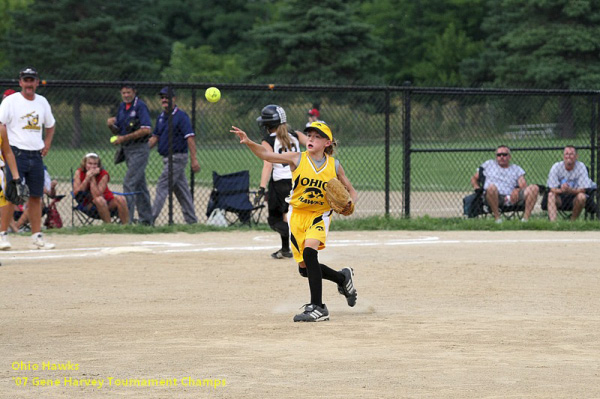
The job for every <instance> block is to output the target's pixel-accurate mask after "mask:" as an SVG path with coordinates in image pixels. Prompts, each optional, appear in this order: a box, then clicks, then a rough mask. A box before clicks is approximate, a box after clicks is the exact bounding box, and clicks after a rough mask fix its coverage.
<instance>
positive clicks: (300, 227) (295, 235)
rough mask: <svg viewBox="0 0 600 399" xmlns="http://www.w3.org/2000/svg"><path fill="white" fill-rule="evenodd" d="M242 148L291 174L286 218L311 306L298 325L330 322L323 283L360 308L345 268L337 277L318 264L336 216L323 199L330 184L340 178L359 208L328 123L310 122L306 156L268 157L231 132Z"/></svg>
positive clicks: (257, 146)
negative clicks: (285, 167)
mask: <svg viewBox="0 0 600 399" xmlns="http://www.w3.org/2000/svg"><path fill="white" fill-rule="evenodd" d="M231 132H232V133H235V134H236V135H237V136H238V137H239V139H240V143H241V144H246V145H247V146H248V148H250V150H251V151H252V152H253V153H254V155H256V156H257V157H259V158H260V159H262V160H263V161H268V162H271V163H285V164H288V165H289V166H290V169H291V171H292V182H293V185H292V191H291V195H290V198H289V203H290V205H291V211H290V212H289V213H288V220H289V222H288V223H289V229H290V241H291V243H292V253H293V256H294V260H295V261H296V262H298V268H299V269H298V270H299V272H300V274H301V275H302V276H304V277H308V285H309V288H310V303H309V304H307V305H305V306H304V311H303V312H302V313H300V314H297V315H296V316H294V321H308V322H314V321H325V320H329V310H328V309H327V306H326V305H325V304H324V303H323V299H322V295H323V279H326V280H330V281H333V282H335V283H336V284H337V285H338V291H339V292H340V293H341V294H342V295H344V296H345V297H346V300H347V302H348V305H349V306H354V305H355V304H356V297H357V294H356V289H355V288H354V281H353V271H352V269H351V268H349V267H347V268H344V269H342V270H340V271H335V270H333V269H331V268H329V267H327V266H325V265H323V264H320V263H319V259H318V252H317V251H318V250H319V249H323V248H325V241H326V239H327V232H328V231H329V224H330V222H331V214H332V210H331V208H330V207H329V204H328V203H327V201H326V199H325V187H326V185H327V182H328V181H329V180H330V179H332V178H334V177H337V178H338V179H339V180H340V181H341V182H342V183H343V184H344V186H345V187H346V188H347V189H348V192H349V193H350V197H351V198H352V201H353V202H356V196H357V194H356V190H354V187H352V183H350V180H348V178H347V177H346V174H345V172H344V168H343V167H342V165H340V163H339V161H337V160H335V159H334V158H333V156H332V154H333V150H334V147H335V146H336V141H335V140H334V138H333V135H332V134H331V129H329V126H327V125H326V124H325V123H321V122H312V123H311V124H310V126H308V127H307V128H306V129H304V132H305V133H306V134H307V136H308V141H307V143H306V148H307V150H306V151H304V152H302V153H295V152H284V153H281V154H279V153H274V152H269V151H268V150H267V149H266V148H265V147H263V146H261V145H260V144H257V143H255V142H254V141H252V140H250V139H249V138H248V136H247V135H246V133H245V132H244V131H243V130H241V129H239V128H237V127H235V126H232V127H231Z"/></svg>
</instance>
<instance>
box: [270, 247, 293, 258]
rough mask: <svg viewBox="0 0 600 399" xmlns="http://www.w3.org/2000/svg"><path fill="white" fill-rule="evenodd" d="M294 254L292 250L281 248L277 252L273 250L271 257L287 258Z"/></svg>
mask: <svg viewBox="0 0 600 399" xmlns="http://www.w3.org/2000/svg"><path fill="white" fill-rule="evenodd" d="M293 256H294V255H292V251H284V250H283V249H280V250H279V251H277V252H273V253H272V254H271V258H273V259H285V258H291V257H293Z"/></svg>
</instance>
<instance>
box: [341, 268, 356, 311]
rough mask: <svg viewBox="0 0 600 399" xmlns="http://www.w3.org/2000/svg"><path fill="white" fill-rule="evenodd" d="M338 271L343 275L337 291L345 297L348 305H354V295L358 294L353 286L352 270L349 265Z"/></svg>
mask: <svg viewBox="0 0 600 399" xmlns="http://www.w3.org/2000/svg"><path fill="white" fill-rule="evenodd" d="M340 273H342V274H343V275H344V284H343V285H339V284H338V292H339V293H340V294H341V295H343V296H345V297H346V301H347V302H348V306H350V307H353V306H354V305H356V297H357V296H358V294H357V292H356V288H354V271H353V270H352V269H351V268H349V267H345V268H343V269H342V270H340Z"/></svg>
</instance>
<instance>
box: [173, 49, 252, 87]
mask: <svg viewBox="0 0 600 399" xmlns="http://www.w3.org/2000/svg"><path fill="white" fill-rule="evenodd" d="M245 74H246V72H245V69H244V68H243V67H242V61H241V56H239V55H236V54H234V55H229V54H222V55H219V54H215V53H213V51H212V48H211V47H210V46H200V47H197V48H192V47H186V46H185V45H184V44H183V43H180V42H175V43H173V50H172V52H171V60H170V62H169V66H168V67H167V68H165V69H164V70H163V72H162V77H163V79H165V80H170V81H175V82H202V81H208V80H215V81H220V82H224V81H235V80H239V79H242V78H243V77H244V76H245Z"/></svg>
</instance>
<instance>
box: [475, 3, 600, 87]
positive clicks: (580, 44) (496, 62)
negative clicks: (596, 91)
mask: <svg viewBox="0 0 600 399" xmlns="http://www.w3.org/2000/svg"><path fill="white" fill-rule="evenodd" d="M488 7H489V14H488V15H487V17H486V18H485V21H484V24H483V29H484V31H485V32H486V34H487V40H486V46H485V48H486V50H485V51H483V52H482V53H481V54H480V55H479V56H478V57H476V58H473V59H470V60H466V61H465V62H464V65H463V70H464V71H465V74H467V75H468V76H469V77H470V79H471V80H478V81H484V82H485V81H487V82H493V83H494V84H496V85H510V86H526V87H532V86H535V87H552V88H597V87H598V86H600V39H598V38H599V37H600V24H599V22H600V2H598V1H592V0H578V1H573V0H500V1H499V0H491V1H489V3H488Z"/></svg>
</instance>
